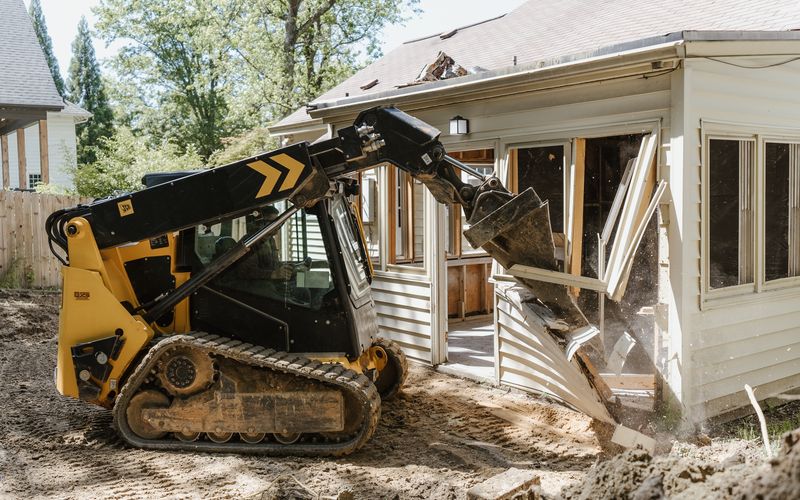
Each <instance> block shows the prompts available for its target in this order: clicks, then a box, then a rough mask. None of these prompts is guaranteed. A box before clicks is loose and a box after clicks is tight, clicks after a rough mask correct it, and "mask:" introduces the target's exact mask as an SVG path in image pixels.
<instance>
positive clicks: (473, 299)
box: [464, 264, 486, 316]
mask: <svg viewBox="0 0 800 500" xmlns="http://www.w3.org/2000/svg"><path fill="white" fill-rule="evenodd" d="M483 267H484V266H483V264H477V265H475V264H472V265H467V266H464V315H465V316H466V315H469V314H474V313H482V312H486V311H485V310H484V309H483V302H484V300H483V293H484V292H485V287H484V286H483V284H484V283H485V277H484V275H483Z"/></svg>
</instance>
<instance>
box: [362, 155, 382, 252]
mask: <svg viewBox="0 0 800 500" xmlns="http://www.w3.org/2000/svg"><path fill="white" fill-rule="evenodd" d="M379 207H380V196H379V191H378V170H377V169H375V168H373V169H370V170H365V171H364V172H362V173H361V224H362V226H363V228H364V239H365V240H366V243H367V253H368V254H369V258H370V259H371V260H372V261H373V262H376V263H377V262H379V261H380V234H381V233H380V229H381V226H380V220H381V214H380V208H379Z"/></svg>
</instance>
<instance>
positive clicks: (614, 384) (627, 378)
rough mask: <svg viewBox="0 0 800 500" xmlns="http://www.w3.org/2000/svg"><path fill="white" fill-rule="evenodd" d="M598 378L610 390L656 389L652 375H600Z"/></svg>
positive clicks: (654, 378)
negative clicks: (601, 379)
mask: <svg viewBox="0 0 800 500" xmlns="http://www.w3.org/2000/svg"><path fill="white" fill-rule="evenodd" d="M600 376H601V377H603V380H605V381H606V384H608V386H609V387H610V388H612V389H629V390H653V389H655V387H656V377H655V375H653V374H649V375H648V374H644V375H640V374H633V373H623V374H621V375H617V374H615V373H601V374H600Z"/></svg>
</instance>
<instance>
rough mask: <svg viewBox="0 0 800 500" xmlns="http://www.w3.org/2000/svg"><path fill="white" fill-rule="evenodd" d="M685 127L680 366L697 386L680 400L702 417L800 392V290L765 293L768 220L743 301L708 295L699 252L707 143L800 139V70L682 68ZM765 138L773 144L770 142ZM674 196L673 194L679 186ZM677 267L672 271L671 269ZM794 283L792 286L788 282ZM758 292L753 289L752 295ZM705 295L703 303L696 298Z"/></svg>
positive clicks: (760, 228)
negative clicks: (750, 390)
mask: <svg viewBox="0 0 800 500" xmlns="http://www.w3.org/2000/svg"><path fill="white" fill-rule="evenodd" d="M766 62H770V61H766V60H764V59H752V60H746V59H744V58H737V59H736V63H738V64H744V65H751V66H763V65H765V63H766ZM685 68H686V70H684V71H683V73H684V74H683V75H682V77H683V78H684V79H685V80H684V82H683V84H684V85H685V93H686V95H685V96H684V98H685V107H684V113H685V116H684V121H683V123H684V124H685V126H686V128H687V130H686V131H685V133H684V134H683V135H682V139H683V141H685V142H684V144H683V162H684V169H683V172H682V175H683V176H684V177H683V182H682V185H681V186H680V188H681V191H682V194H683V196H684V201H683V211H684V212H683V219H682V220H681V221H680V224H681V226H682V231H681V238H680V239H679V240H678V241H676V244H680V245H681V252H682V256H681V258H682V262H681V265H682V266H683V277H684V283H683V291H684V292H685V293H684V294H683V297H682V304H681V306H680V308H681V311H680V313H679V314H680V315H681V316H682V317H683V328H684V331H685V334H684V337H683V343H684V346H685V347H686V351H687V352H688V356H689V357H688V359H686V360H685V361H684V363H683V366H684V367H685V368H686V369H685V370H684V372H685V376H688V377H689V380H691V383H690V384H687V386H685V388H687V389H688V392H690V394H687V395H686V396H685V397H683V398H682V399H683V400H684V401H685V402H686V406H687V409H688V410H689V411H690V413H691V415H692V416H693V417H694V418H695V419H696V420H699V419H702V418H708V417H713V416H716V415H720V414H723V413H726V412H728V411H731V410H734V409H736V408H739V407H742V406H746V405H747V404H748V400H747V397H746V395H745V393H744V388H743V386H744V384H750V385H751V386H753V387H754V388H755V390H756V397H757V398H758V399H765V398H768V397H771V396H774V395H776V394H779V393H781V392H783V391H786V390H789V389H795V388H798V387H800V346H798V339H800V287H799V286H797V285H796V284H795V285H794V286H781V287H776V288H771V287H765V286H764V282H763V276H764V262H763V250H762V249H761V245H760V243H761V242H763V238H764V222H763V219H762V218H761V217H762V216H763V214H762V215H758V214H757V216H756V217H755V228H754V234H755V239H756V240H757V242H758V243H759V244H758V245H754V249H755V255H754V257H753V261H754V268H753V269H754V280H753V281H755V285H754V287H751V291H749V292H748V293H747V294H745V295H742V294H737V295H734V296H725V297H721V298H717V297H714V296H713V294H709V293H708V292H707V290H706V289H705V287H704V286H703V283H704V282H707V281H705V280H707V279H708V278H707V276H706V275H705V272H703V273H701V272H700V271H701V269H707V265H708V262H707V256H704V255H703V252H701V248H702V246H701V244H705V243H703V237H701V236H702V235H705V236H704V237H707V234H708V233H707V231H708V229H707V226H705V225H704V221H703V218H702V217H701V215H702V213H703V212H702V210H703V204H702V200H701V193H702V186H701V184H700V182H701V179H702V178H704V177H703V175H704V174H703V172H704V170H703V169H704V165H703V161H704V158H703V155H702V154H701V153H702V152H703V150H704V148H706V147H707V146H706V144H704V140H705V139H704V137H707V136H719V135H724V133H726V132H727V134H728V135H738V136H739V137H741V136H742V135H743V134H744V135H750V136H756V135H757V134H764V136H765V137H771V136H774V135H779V136H786V135H790V136H797V137H800V127H798V125H799V124H798V122H797V116H800V101H798V100H797V86H796V82H797V81H798V78H800V68H798V65H796V64H786V65H781V66H776V67H771V68H762V69H743V68H736V67H733V66H731V65H727V64H722V63H719V62H716V61H711V60H705V59H692V60H687V61H685ZM767 140H768V139H767ZM763 154H764V153H763V149H762V148H761V145H760V144H757V147H756V155H755V158H756V166H757V168H756V170H757V172H756V175H755V176H754V177H755V188H756V193H757V196H756V204H755V209H756V211H757V212H760V211H763V203H764V200H763V182H764V179H763ZM672 189H673V191H675V190H676V189H677V188H676V186H675V185H674V184H673V187H672ZM674 264H675V261H674V260H673V262H672V263H671V265H674ZM790 281H791V279H790ZM752 288H754V290H752ZM698 297H699V300H698V299H697V298H698Z"/></svg>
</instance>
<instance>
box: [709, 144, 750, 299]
mask: <svg viewBox="0 0 800 500" xmlns="http://www.w3.org/2000/svg"><path fill="white" fill-rule="evenodd" d="M754 151H755V141H753V140H750V139H747V140H737V139H710V140H709V145H708V206H707V210H708V224H709V225H708V264H709V268H708V275H709V281H708V285H709V288H711V289H715V288H724V287H730V286H736V285H743V284H748V283H753V274H754V272H753V269H754V255H753V250H754V245H753V239H754V237H755V217H754V210H753V208H754V207H753V206H754V204H755V189H753V186H754V179H755V174H754V170H755V168H754V164H755V154H754Z"/></svg>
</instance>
